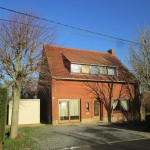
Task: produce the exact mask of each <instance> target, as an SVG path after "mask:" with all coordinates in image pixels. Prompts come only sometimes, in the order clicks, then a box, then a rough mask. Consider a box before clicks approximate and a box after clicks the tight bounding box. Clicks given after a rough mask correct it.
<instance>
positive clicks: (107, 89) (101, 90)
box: [85, 80, 133, 122]
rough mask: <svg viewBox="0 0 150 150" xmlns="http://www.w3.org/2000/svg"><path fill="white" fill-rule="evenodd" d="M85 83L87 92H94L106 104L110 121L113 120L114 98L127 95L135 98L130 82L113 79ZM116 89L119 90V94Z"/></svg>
mask: <svg viewBox="0 0 150 150" xmlns="http://www.w3.org/2000/svg"><path fill="white" fill-rule="evenodd" d="M85 85H86V91H87V93H92V94H93V95H94V97H95V98H96V99H97V100H98V101H99V102H100V103H101V104H102V105H104V107H105V109H106V111H107V117H108V122H111V114H112V110H113V100H115V99H122V98H125V97H126V98H128V99H130V100H133V88H132V87H131V85H129V84H119V83H116V82H114V81H113V80H111V81H110V82H101V81H97V82H86V83H85ZM115 91H117V92H118V93H117V96H116V92H115Z"/></svg>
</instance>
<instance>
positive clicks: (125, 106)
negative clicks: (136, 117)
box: [120, 99, 129, 111]
mask: <svg viewBox="0 0 150 150" xmlns="http://www.w3.org/2000/svg"><path fill="white" fill-rule="evenodd" d="M120 101H121V106H122V108H123V110H125V111H128V110H129V103H128V101H127V100H125V99H124V100H120Z"/></svg>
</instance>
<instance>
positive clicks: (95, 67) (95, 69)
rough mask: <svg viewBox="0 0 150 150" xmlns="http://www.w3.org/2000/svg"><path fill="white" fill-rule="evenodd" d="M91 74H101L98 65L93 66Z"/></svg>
mask: <svg viewBox="0 0 150 150" xmlns="http://www.w3.org/2000/svg"><path fill="white" fill-rule="evenodd" d="M91 74H96V75H97V74H99V69H98V67H97V66H91Z"/></svg>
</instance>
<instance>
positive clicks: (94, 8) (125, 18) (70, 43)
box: [0, 0, 150, 66]
mask: <svg viewBox="0 0 150 150" xmlns="http://www.w3.org/2000/svg"><path fill="white" fill-rule="evenodd" d="M0 6H1V7H6V8H9V9H13V10H17V11H22V12H23V11H27V12H29V13H30V12H32V13H34V14H36V15H38V16H40V17H42V18H46V19H49V20H53V21H56V22H61V23H64V24H68V25H70V26H75V27H79V28H82V29H86V30H90V31H94V32H97V33H101V34H106V35H110V36H114V37H118V38H122V39H126V40H130V41H135V36H136V35H137V28H143V27H146V26H150V7H149V6H150V0H11V1H10V0H0ZM8 14H9V13H8V12H7V11H4V10H2V9H0V18H5V19H6V18H7V16H8ZM48 24H49V26H54V27H55V29H56V30H57V40H56V43H55V45H57V46H64V47H71V48H78V49H87V50H94V51H102V52H106V51H108V50H109V49H111V48H113V49H114V50H115V53H116V56H117V57H118V58H119V59H120V60H121V61H122V62H123V63H124V64H125V65H126V66H128V64H127V59H126V57H127V56H128V50H129V43H126V44H125V43H121V42H119V41H117V40H114V39H110V38H107V37H103V36H98V35H94V34H89V33H86V32H83V31H82V32H81V31H78V30H74V29H70V28H67V27H63V26H60V25H55V24H52V23H48ZM79 34H80V36H79ZM81 34H82V36H81ZM89 36H92V37H98V38H91V37H89Z"/></svg>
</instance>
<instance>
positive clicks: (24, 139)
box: [4, 127, 44, 150]
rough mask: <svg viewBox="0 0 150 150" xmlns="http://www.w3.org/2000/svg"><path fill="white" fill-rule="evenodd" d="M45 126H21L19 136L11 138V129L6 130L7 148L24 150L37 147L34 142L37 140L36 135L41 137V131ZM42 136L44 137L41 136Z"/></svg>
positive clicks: (6, 149)
mask: <svg viewBox="0 0 150 150" xmlns="http://www.w3.org/2000/svg"><path fill="white" fill-rule="evenodd" d="M43 128H44V127H21V128H19V130H18V137H17V138H16V139H10V138H9V130H7V131H6V135H5V144H4V149H5V150H22V149H25V150H27V149H32V150H33V149H36V148H34V144H35V143H36V141H35V140H34V137H38V136H39V137H40V136H41V134H40V131H42V129H43ZM40 138H42V137H40Z"/></svg>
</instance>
